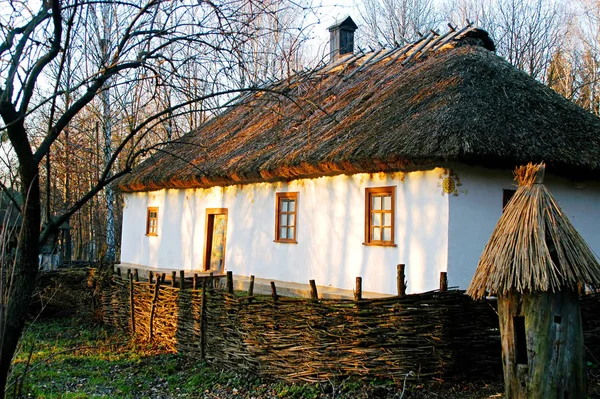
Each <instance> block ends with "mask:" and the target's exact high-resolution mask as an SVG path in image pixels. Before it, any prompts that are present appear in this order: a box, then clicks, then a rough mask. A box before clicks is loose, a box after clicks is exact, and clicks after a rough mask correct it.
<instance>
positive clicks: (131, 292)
mask: <svg viewBox="0 0 600 399" xmlns="http://www.w3.org/2000/svg"><path fill="white" fill-rule="evenodd" d="M136 271H137V269H136ZM129 307H130V308H131V333H132V335H135V301H134V298H133V276H132V275H131V274H130V275H129Z"/></svg>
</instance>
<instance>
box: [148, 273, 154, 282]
mask: <svg viewBox="0 0 600 399" xmlns="http://www.w3.org/2000/svg"><path fill="white" fill-rule="evenodd" d="M148 282H149V283H150V284H152V283H153V282H154V272H153V271H149V272H148Z"/></svg>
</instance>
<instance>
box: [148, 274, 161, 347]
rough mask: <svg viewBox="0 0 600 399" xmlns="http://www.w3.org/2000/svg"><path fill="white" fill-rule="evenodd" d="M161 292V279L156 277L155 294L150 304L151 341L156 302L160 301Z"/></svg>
mask: <svg viewBox="0 0 600 399" xmlns="http://www.w3.org/2000/svg"><path fill="white" fill-rule="evenodd" d="M159 292H160V279H158V278H157V279H156V284H155V285H154V295H152V304H151V305H150V334H149V336H150V341H152V337H153V336H154V312H155V311H156V302H158V293H159Z"/></svg>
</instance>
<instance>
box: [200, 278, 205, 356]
mask: <svg viewBox="0 0 600 399" xmlns="http://www.w3.org/2000/svg"><path fill="white" fill-rule="evenodd" d="M206 288H207V281H206V279H204V280H202V304H201V305H200V360H202V361H204V360H205V358H206Z"/></svg>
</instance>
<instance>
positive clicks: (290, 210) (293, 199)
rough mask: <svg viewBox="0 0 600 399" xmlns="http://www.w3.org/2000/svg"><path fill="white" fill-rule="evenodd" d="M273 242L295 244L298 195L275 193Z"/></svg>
mask: <svg viewBox="0 0 600 399" xmlns="http://www.w3.org/2000/svg"><path fill="white" fill-rule="evenodd" d="M276 196H277V204H276V205H275V241H276V242H288V243H297V242H298V241H296V237H297V228H296V227H297V224H298V193H277V194H276Z"/></svg>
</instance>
